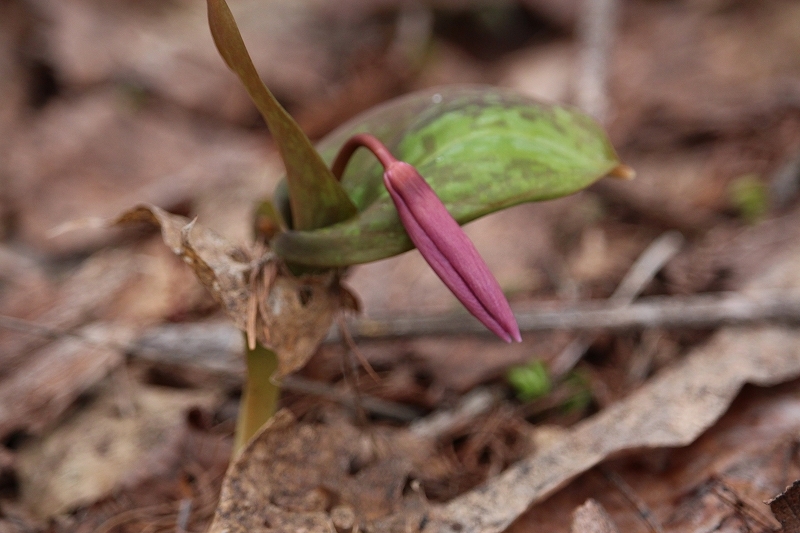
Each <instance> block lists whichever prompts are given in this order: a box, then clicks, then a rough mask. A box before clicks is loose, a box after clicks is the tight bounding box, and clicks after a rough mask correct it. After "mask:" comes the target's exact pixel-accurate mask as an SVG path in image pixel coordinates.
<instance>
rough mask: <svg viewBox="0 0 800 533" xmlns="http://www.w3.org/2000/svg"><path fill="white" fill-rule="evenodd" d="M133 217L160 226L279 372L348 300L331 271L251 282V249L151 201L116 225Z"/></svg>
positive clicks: (308, 352)
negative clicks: (273, 359) (270, 352)
mask: <svg viewBox="0 0 800 533" xmlns="http://www.w3.org/2000/svg"><path fill="white" fill-rule="evenodd" d="M136 222H144V223H148V224H152V225H155V226H158V227H160V228H161V235H162V237H163V239H164V243H165V244H166V245H167V246H169V248H170V249H171V250H172V251H173V252H174V253H175V254H176V255H178V256H179V257H181V258H182V259H183V260H184V261H185V262H186V263H187V264H188V265H189V266H190V267H191V268H192V270H193V271H194V273H195V274H196V275H197V278H198V279H199V280H200V282H201V283H202V284H203V286H205V287H206V288H207V289H208V290H209V291H210V292H211V294H212V295H213V296H214V298H215V299H216V300H217V301H218V302H219V303H220V305H222V307H223V309H225V311H226V312H227V314H228V316H230V317H231V318H232V319H233V322H234V324H235V325H236V327H237V328H239V329H240V330H242V331H248V330H253V329H255V333H256V336H257V340H258V341H259V342H261V343H262V344H263V345H264V346H267V347H269V348H271V349H272V350H274V351H275V353H277V355H278V361H279V362H278V371H277V373H276V374H277V376H278V377H281V376H285V375H286V374H289V373H291V372H293V371H295V370H298V369H299V368H302V367H303V366H304V365H305V364H306V362H307V361H308V359H309V358H310V357H311V356H312V355H313V353H314V351H315V350H316V349H317V346H318V345H319V343H320V342H321V341H322V339H324V337H325V335H326V334H327V333H328V330H329V329H330V325H331V323H332V322H333V318H334V315H335V313H336V311H337V310H338V309H339V308H340V307H341V305H342V303H343V302H344V303H346V302H347V301H348V296H347V293H346V292H345V291H343V290H342V289H341V288H340V286H339V284H338V279H337V277H336V276H335V275H334V274H333V273H329V274H324V275H313V276H312V275H306V276H301V277H295V276H292V275H290V274H288V273H285V272H278V274H277V275H276V276H275V277H274V279H272V276H265V277H264V278H262V279H264V280H267V281H264V282H263V283H267V285H268V286H266V285H263V284H259V283H253V282H252V280H251V277H252V273H253V272H254V269H256V270H257V269H258V268H260V266H259V261H258V260H257V258H256V257H254V255H255V254H254V253H253V252H252V251H250V250H247V249H245V248H243V247H240V246H236V245H233V244H231V243H229V242H228V241H226V240H225V239H223V238H222V237H220V236H219V235H217V234H216V233H214V232H212V231H210V230H207V229H205V228H203V227H202V226H199V225H197V224H196V223H195V221H190V220H189V219H187V218H186V217H182V216H178V215H173V214H170V213H167V212H166V211H164V210H163V209H160V208H158V207H155V206H139V207H136V208H134V209H131V210H130V211H128V212H126V213H123V214H122V215H121V216H120V217H118V218H117V219H116V220H115V221H114V225H123V224H130V223H136ZM255 278H256V279H258V278H259V276H255ZM254 300H255V302H254ZM253 303H255V304H257V305H253ZM256 310H257V311H258V317H257V320H256V322H255V324H256V326H255V328H253V324H254V322H253V318H252V317H253V313H254V312H256ZM248 324H250V326H251V327H250V328H248Z"/></svg>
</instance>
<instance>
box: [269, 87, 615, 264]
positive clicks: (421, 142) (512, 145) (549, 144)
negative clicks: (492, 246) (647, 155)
mask: <svg viewBox="0 0 800 533" xmlns="http://www.w3.org/2000/svg"><path fill="white" fill-rule="evenodd" d="M362 132H367V133H372V134H373V135H375V136H376V137H378V138H379V139H380V140H381V141H383V142H384V144H386V146H387V147H388V148H389V149H390V150H391V151H392V153H393V154H394V155H395V156H396V157H397V158H398V159H401V160H403V161H407V162H408V163H410V164H412V165H414V166H415V167H416V168H417V170H419V172H420V174H422V176H423V177H425V179H426V180H427V181H428V183H430V185H431V187H433V189H434V190H435V191H436V193H437V194H438V195H439V197H440V198H441V199H442V201H443V202H444V204H445V206H447V209H448V211H450V213H451V214H452V215H453V217H454V218H455V219H456V220H457V221H458V222H459V223H460V224H464V223H466V222H469V221H471V220H474V219H476V218H478V217H481V216H483V215H486V214H488V213H492V212H494V211H498V210H500V209H504V208H506V207H510V206H513V205H516V204H520V203H523V202H531V201H537V200H547V199H551V198H557V197H560V196H565V195H567V194H571V193H574V192H576V191H579V190H581V189H583V188H584V187H586V186H588V185H590V184H591V183H593V182H594V181H596V180H598V179H600V178H601V177H603V176H605V175H606V174H608V173H609V172H611V171H613V170H614V169H617V168H619V167H620V162H619V160H618V158H617V155H616V153H615V152H614V149H613V147H612V146H611V144H610V142H609V141H608V138H607V136H606V134H605V132H604V131H603V129H602V128H601V127H600V126H599V125H598V124H597V123H596V122H595V121H594V120H592V119H591V118H589V117H588V116H586V115H585V114H583V113H581V112H580V111H577V110H575V109H572V108H568V107H561V106H553V105H546V104H542V103H540V102H536V101H534V100H531V99H529V98H526V97H524V96H521V95H519V94H516V93H513V92H511V91H508V90H503V89H499V88H494V87H478V86H462V87H449V88H440V89H435V90H429V91H425V92H421V93H416V94H413V95H410V96H406V97H404V98H401V99H398V100H395V101H392V102H389V103H387V104H384V105H383V106H381V107H378V108H376V109H374V110H372V111H370V112H368V113H366V114H364V115H362V116H360V117H357V118H356V119H354V120H353V121H351V122H350V123H348V124H345V125H344V126H342V127H341V128H339V129H338V130H336V131H335V132H333V133H332V134H331V135H330V136H329V137H327V138H326V139H325V140H324V141H323V142H322V143H320V145H319V147H318V148H319V150H320V151H321V153H322V156H323V159H325V160H326V161H328V162H330V161H331V160H332V159H333V158H334V157H335V155H336V152H337V150H338V148H339V147H340V146H341V145H342V144H343V143H344V142H345V141H346V140H347V139H348V138H349V137H350V136H352V135H353V134H355V133H362ZM382 174H383V171H382V168H381V166H380V165H379V164H378V162H377V161H376V160H375V158H374V156H372V155H371V154H369V152H367V151H366V150H360V151H359V152H357V153H356V154H355V156H354V157H353V159H352V161H351V162H350V165H349V166H348V167H347V170H346V172H345V174H344V176H343V177H342V185H343V186H344V189H345V190H346V191H347V193H348V194H349V195H350V198H352V200H353V202H354V203H355V205H356V206H357V208H358V210H359V216H358V217H355V218H353V219H350V220H347V221H344V222H341V223H338V224H335V225H333V226H329V227H326V228H322V229H318V230H315V231H288V232H284V233H281V234H279V235H278V236H276V238H275V239H274V240H273V241H272V248H273V250H274V251H275V252H276V253H278V254H279V255H280V256H282V257H283V258H285V259H286V260H287V261H289V262H293V263H300V264H306V265H315V266H344V265H350V264H357V263H364V262H368V261H374V260H377V259H382V258H385V257H390V256H392V255H396V254H399V253H401V252H404V251H406V250H409V249H410V248H412V244H411V241H410V240H409V239H408V236H407V235H406V233H405V230H404V229H403V226H402V225H401V223H400V220H399V218H398V215H397V212H396V211H395V208H394V206H393V204H392V202H391V199H390V198H389V195H388V193H387V192H386V190H385V188H384V186H383V181H382Z"/></svg>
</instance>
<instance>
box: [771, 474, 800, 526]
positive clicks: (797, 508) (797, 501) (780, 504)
mask: <svg viewBox="0 0 800 533" xmlns="http://www.w3.org/2000/svg"><path fill="white" fill-rule="evenodd" d="M767 503H769V507H770V509H772V514H774V515H775V518H777V519H778V521H779V522H780V523H781V526H783V533H800V480H798V481H795V482H794V483H792V485H791V486H790V487H787V488H786V490H785V491H783V492H782V493H781V494H779V495H778V496H776V497H775V498H773V499H772V500H770V501H769V502H767Z"/></svg>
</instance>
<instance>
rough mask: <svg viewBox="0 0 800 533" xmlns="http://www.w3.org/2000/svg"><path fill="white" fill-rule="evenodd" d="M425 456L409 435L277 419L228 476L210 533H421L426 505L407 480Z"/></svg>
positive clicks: (424, 444) (425, 444)
mask: <svg viewBox="0 0 800 533" xmlns="http://www.w3.org/2000/svg"><path fill="white" fill-rule="evenodd" d="M430 452H431V446H430V443H429V441H427V440H424V439H422V438H415V437H413V436H412V435H410V434H409V433H408V432H402V431H398V430H386V429H373V430H372V431H371V432H370V433H365V432H362V431H360V430H358V429H356V428H354V427H352V426H350V425H347V424H344V423H341V424H336V425H329V426H322V425H310V424H298V423H297V422H296V421H295V420H294V417H293V416H292V415H291V414H290V413H289V412H288V411H285V410H284V411H280V412H278V413H277V414H276V415H275V416H274V417H273V418H272V420H270V422H268V423H267V424H266V425H265V426H264V427H263V428H262V430H261V432H260V433H259V434H258V435H257V436H256V437H254V438H253V440H251V442H250V443H249V444H248V446H247V447H246V448H245V449H244V450H242V452H241V454H240V455H239V456H238V458H237V460H236V461H235V462H234V463H233V464H232V465H231V467H230V468H229V470H228V474H227V476H226V479H225V482H224V484H223V487H222V495H221V497H220V505H219V507H218V509H217V514H216V516H215V519H214V522H213V523H212V525H211V527H210V528H209V533H223V532H227V533H244V532H249V533H255V532H269V531H306V532H308V533H317V532H319V533H322V532H324V533H329V532H330V531H363V530H364V527H365V526H366V525H367V524H369V525H368V530H369V531H386V532H389V531H415V530H418V529H419V526H420V524H421V523H423V522H424V520H425V509H426V507H427V505H426V503H425V501H424V498H423V497H422V495H421V494H420V493H419V492H418V491H417V490H415V488H414V487H415V484H414V482H413V481H412V478H413V473H414V471H415V469H419V468H420V467H421V466H423V465H424V464H425V461H426V460H428V458H429V456H430ZM340 528H343V529H340Z"/></svg>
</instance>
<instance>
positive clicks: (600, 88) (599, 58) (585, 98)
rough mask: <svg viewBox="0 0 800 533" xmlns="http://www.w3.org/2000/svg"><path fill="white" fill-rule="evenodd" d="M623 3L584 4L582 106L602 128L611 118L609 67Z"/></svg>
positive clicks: (594, 0) (604, 0)
mask: <svg viewBox="0 0 800 533" xmlns="http://www.w3.org/2000/svg"><path fill="white" fill-rule="evenodd" d="M618 4H619V0H584V4H583V11H582V13H581V17H580V21H579V26H578V33H579V35H580V40H581V42H582V49H583V50H582V56H583V57H582V61H581V63H582V64H581V70H580V75H579V79H578V88H577V93H578V94H577V100H578V102H577V103H578V106H579V107H580V108H582V109H583V110H584V111H586V112H587V113H589V114H590V115H592V116H594V117H595V118H596V119H597V120H598V121H599V122H600V123H601V124H604V123H605V122H606V121H607V118H608V88H607V87H608V64H609V57H610V55H611V46H612V44H613V41H614V34H615V32H616V26H617V12H618V11H619V9H618V7H619V6H618Z"/></svg>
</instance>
